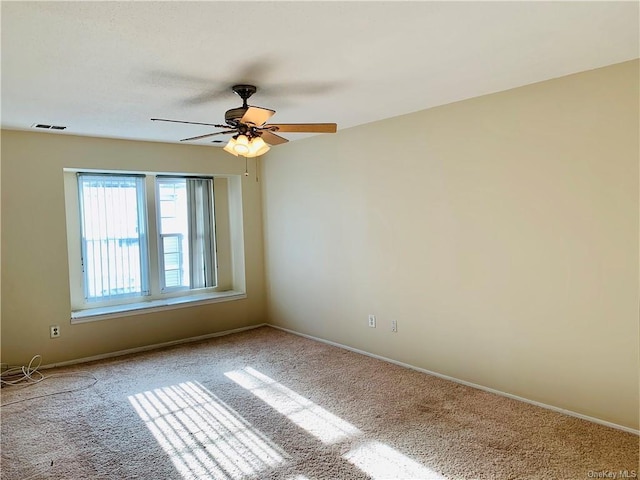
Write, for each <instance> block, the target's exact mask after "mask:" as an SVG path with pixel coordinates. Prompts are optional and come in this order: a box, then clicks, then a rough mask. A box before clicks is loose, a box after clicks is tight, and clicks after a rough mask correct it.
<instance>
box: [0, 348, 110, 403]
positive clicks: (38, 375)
mask: <svg viewBox="0 0 640 480" xmlns="http://www.w3.org/2000/svg"><path fill="white" fill-rule="evenodd" d="M41 363H42V357H41V356H40V355H34V356H33V358H32V359H31V361H30V362H29V364H28V365H26V366H22V367H12V366H8V365H7V369H6V370H4V371H3V372H2V373H1V374H0V384H1V385H2V387H5V386H7V387H9V386H22V387H29V386H32V385H35V384H37V383H40V382H42V381H43V380H46V379H48V378H54V377H80V378H90V379H92V380H93V383H91V384H90V385H85V386H82V387H79V388H72V389H69V390H62V391H60V392H53V393H45V394H43V395H36V396H35V397H29V398H23V399H20V400H15V401H13V402H7V403H3V404H1V405H0V407H6V406H7V405H13V404H15V403H21V402H26V401H28V400H35V399H36V398H43V397H50V396H52V395H59V394H61V393H70V392H77V391H79V390H84V389H85V388H90V387H93V386H94V385H95V384H96V383H97V382H98V379H97V378H96V377H95V376H94V375H92V374H90V373H88V374H82V373H80V374H78V373H53V374H51V375H44V374H43V373H42V372H40V371H39V370H38V369H39V368H40V364H41Z"/></svg>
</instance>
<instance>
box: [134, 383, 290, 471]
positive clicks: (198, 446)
mask: <svg viewBox="0 0 640 480" xmlns="http://www.w3.org/2000/svg"><path fill="white" fill-rule="evenodd" d="M129 402H131V405H132V406H133V408H134V409H135V410H136V412H137V414H138V416H139V417H140V418H141V419H142V420H143V421H144V422H145V424H146V425H147V428H148V429H149V430H150V431H151V433H152V434H153V436H154V437H155V439H156V440H157V442H158V443H159V444H160V446H162V448H163V449H164V451H165V453H166V454H167V455H169V457H170V458H171V461H172V462H173V464H174V465H175V467H176V469H177V470H178V472H180V474H181V475H182V476H183V478H185V479H197V478H202V479H215V480H218V479H220V480H222V479H225V480H228V479H232V480H235V479H241V478H243V477H245V476H247V475H255V474H256V473H257V472H259V471H261V470H264V469H266V468H272V467H275V466H277V465H280V464H282V463H283V462H284V461H285V453H284V451H283V450H282V449H280V448H279V447H278V446H277V445H275V444H274V443H273V442H271V441H270V440H269V439H268V438H266V437H265V436H264V435H262V434H261V433H260V432H259V431H258V430H256V429H255V428H253V427H252V426H251V424H249V423H248V422H247V421H246V420H245V419H244V418H242V417H241V416H240V415H239V414H238V413H237V412H236V411H235V410H233V409H232V408H231V407H229V406H228V405H226V404H225V403H224V402H223V401H222V400H221V399H219V398H218V397H217V396H216V395H214V394H213V393H211V392H210V391H208V390H207V389H206V388H205V387H204V386H203V385H201V384H200V383H198V382H185V383H181V384H178V385H171V386H168V387H163V388H156V389H155V390H149V391H146V392H143V393H138V394H136V395H131V396H130V397H129Z"/></svg>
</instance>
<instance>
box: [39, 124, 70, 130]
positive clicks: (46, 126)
mask: <svg viewBox="0 0 640 480" xmlns="http://www.w3.org/2000/svg"><path fill="white" fill-rule="evenodd" d="M31 127H32V128H42V129H44V130H64V129H65V128H67V127H61V126H60V125H47V124H45V123H34V124H33V125H31Z"/></svg>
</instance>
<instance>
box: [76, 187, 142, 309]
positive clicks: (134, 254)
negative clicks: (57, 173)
mask: <svg viewBox="0 0 640 480" xmlns="http://www.w3.org/2000/svg"><path fill="white" fill-rule="evenodd" d="M78 193H79V197H80V198H79V203H80V225H81V227H80V229H81V230H80V231H81V239H80V241H81V253H82V258H81V264H82V273H83V276H82V281H83V282H82V283H83V291H84V298H85V299H86V300H87V301H88V302H99V301H108V300H114V299H118V298H123V297H130V296H141V295H148V294H149V286H148V283H149V282H148V266H147V262H146V259H147V258H148V255H147V239H146V235H145V230H146V229H145V225H146V219H145V209H144V203H145V200H144V199H145V195H144V177H140V176H122V175H83V174H79V175H78Z"/></svg>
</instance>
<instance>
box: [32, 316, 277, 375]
mask: <svg viewBox="0 0 640 480" xmlns="http://www.w3.org/2000/svg"><path fill="white" fill-rule="evenodd" d="M265 326H267V324H266V323H260V324H258V325H250V326H248V327H240V328H234V329H232V330H224V331H222V332H216V333H208V334H206V335H199V336H197V337H189V338H181V339H180V340H172V341H170V342H163V343H155V344H153V345H145V346H144V347H135V348H129V349H127V350H118V351H117V352H109V353H103V354H101V355H94V356H92V357H84V358H77V359H75V360H68V361H66V362H58V363H51V364H48V365H42V366H41V367H40V368H41V369H43V368H54V367H66V366H69V365H77V364H79V363H87V362H93V361H96V360H105V359H107V358H113V357H120V356H122V355H129V354H131V353H141V352H148V351H149V350H156V349H158V348H163V347H171V346H173V345H181V344H183V343H191V342H198V341H200V340H207V339H209V338H215V337H222V336H225V335H231V334H232V333H238V332H244V331H246V330H253V329H254V328H259V327H265Z"/></svg>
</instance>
